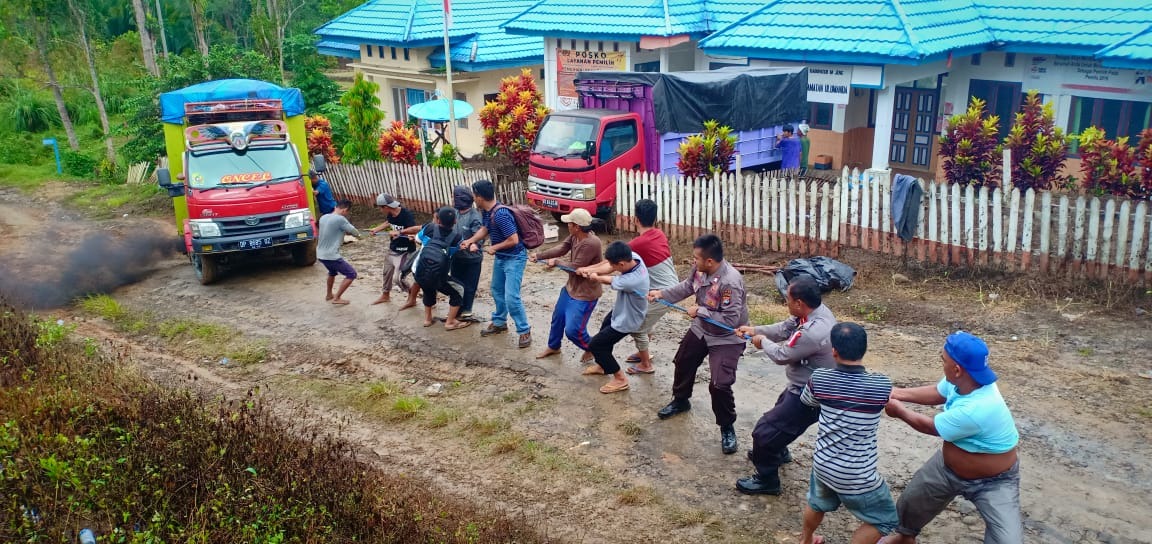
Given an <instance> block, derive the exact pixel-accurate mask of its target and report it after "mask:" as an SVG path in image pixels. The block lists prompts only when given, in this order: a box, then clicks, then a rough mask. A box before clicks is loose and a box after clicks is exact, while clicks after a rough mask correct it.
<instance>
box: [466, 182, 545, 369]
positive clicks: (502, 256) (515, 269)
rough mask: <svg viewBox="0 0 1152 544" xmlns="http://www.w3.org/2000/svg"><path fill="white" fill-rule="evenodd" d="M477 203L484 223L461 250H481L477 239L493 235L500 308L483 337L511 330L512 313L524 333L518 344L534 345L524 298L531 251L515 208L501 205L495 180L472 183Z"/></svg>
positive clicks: (494, 284) (495, 287)
mask: <svg viewBox="0 0 1152 544" xmlns="http://www.w3.org/2000/svg"><path fill="white" fill-rule="evenodd" d="M472 193H473V196H474V197H475V200H476V206H477V207H479V208H480V211H481V212H482V216H483V220H484V226H483V227H480V230H478V231H476V234H473V235H472V237H471V238H469V239H467V240H464V241H463V242H460V249H464V250H467V251H479V248H478V247H477V246H476V242H477V241H479V240H481V239H483V238H484V237H485V236H488V237H489V240H490V241H491V242H492V243H491V244H490V245H489V246H488V248H487V249H486V250H485V252H486V253H488V254H489V255H494V256H495V257H496V258H495V259H494V261H493V264H492V298H493V299H494V300H495V303H496V311H494V312H492V322H491V323H489V324H488V326H487V327H485V328H484V329H483V330H481V331H480V336H491V335H493V334H500V333H504V332H508V315H509V314H511V315H512V321H513V322H514V323H515V324H516V333H517V334H519V335H520V339H519V340H518V342H517V346H518V347H520V348H526V347H529V346H531V345H532V328H531V327H530V326H529V325H528V313H527V312H525V311H524V302H523V301H522V300H520V284H521V283H522V282H523V281H524V267H525V265H527V263H528V250H527V248H525V247H524V244H522V243H521V242H520V233H519V230H518V229H517V227H516V216H514V215H513V214H512V210H509V209H508V208H504V207H498V206H499V203H498V202H496V187H495V186H494V185H492V182H491V181H488V180H486V179H482V180H479V181H477V182H476V183H473V184H472Z"/></svg>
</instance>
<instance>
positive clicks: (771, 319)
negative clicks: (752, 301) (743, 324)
mask: <svg viewBox="0 0 1152 544" xmlns="http://www.w3.org/2000/svg"><path fill="white" fill-rule="evenodd" d="M785 319H788V308H786V307H784V306H772V305H767V304H757V305H755V306H749V308H748V321H749V322H750V323H752V325H754V326H761V325H771V324H773V323H779V322H781V321H784V320H785Z"/></svg>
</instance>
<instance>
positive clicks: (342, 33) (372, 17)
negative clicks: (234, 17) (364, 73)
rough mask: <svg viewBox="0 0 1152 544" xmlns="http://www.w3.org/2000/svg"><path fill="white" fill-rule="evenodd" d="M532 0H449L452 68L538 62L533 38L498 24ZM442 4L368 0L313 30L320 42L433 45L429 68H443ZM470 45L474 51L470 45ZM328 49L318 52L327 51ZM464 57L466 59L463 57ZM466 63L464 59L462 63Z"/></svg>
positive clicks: (539, 48)
mask: <svg viewBox="0 0 1152 544" xmlns="http://www.w3.org/2000/svg"><path fill="white" fill-rule="evenodd" d="M532 2H533V0H502V1H500V2H490V1H488V0H453V2H452V26H451V27H450V28H449V30H448V37H449V40H450V43H451V47H452V59H453V61H454V62H455V61H456V60H457V59H462V62H464V64H467V66H463V65H462V66H460V67H459V68H458V67H457V66H456V65H455V64H454V65H453V69H462V70H487V69H491V68H494V67H498V66H497V65H509V64H510V65H512V66H523V65H530V64H540V63H542V62H543V59H544V45H543V43H541V41H540V40H539V39H532V40H528V39H525V38H524V37H521V36H510V35H508V34H506V33H505V32H504V30H503V29H501V28H500V25H501V24H502V23H504V22H505V21H507V20H508V19H510V18H512V17H514V16H515V15H516V14H518V13H520V12H522V11H524V10H525V9H527V8H528V7H529V6H530V5H532ZM443 6H444V4H443V2H442V0H369V1H368V2H365V3H364V4H361V5H360V6H358V7H356V8H354V9H352V10H350V11H348V12H347V13H344V14H343V15H341V16H339V17H337V18H335V19H333V20H331V21H329V22H327V23H325V24H324V25H322V26H320V27H319V28H317V29H316V30H315V33H316V34H317V35H319V36H320V38H321V40H322V43H327V44H344V45H345V46H355V47H356V49H357V51H359V46H360V45H361V44H369V45H384V46H391V47H432V46H439V47H438V48H437V51H436V52H435V53H434V55H433V56H434V57H436V58H438V59H439V63H438V64H437V62H436V61H435V60H433V62H432V67H434V68H436V67H441V66H443V58H444V52H443V50H442V49H443V45H442V44H443V42H444V7H443ZM474 48H475V49H474ZM335 50H336V49H335V48H334V47H329V48H328V51H325V50H321V52H322V53H326V54H331V52H330V51H335ZM469 59H470V60H469ZM465 61H466V62H465Z"/></svg>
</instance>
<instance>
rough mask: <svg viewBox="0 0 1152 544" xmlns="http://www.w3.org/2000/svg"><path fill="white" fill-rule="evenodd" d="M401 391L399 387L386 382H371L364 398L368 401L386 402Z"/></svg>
mask: <svg viewBox="0 0 1152 544" xmlns="http://www.w3.org/2000/svg"><path fill="white" fill-rule="evenodd" d="M401 391H403V390H402V389H400V386H399V385H396V384H394V383H392V382H390V381H387V380H381V381H378V382H373V383H371V384H369V385H368V391H367V393H365V396H366V397H368V400H388V399H390V398H392V397H394V396H396V395H399V394H400V393H401Z"/></svg>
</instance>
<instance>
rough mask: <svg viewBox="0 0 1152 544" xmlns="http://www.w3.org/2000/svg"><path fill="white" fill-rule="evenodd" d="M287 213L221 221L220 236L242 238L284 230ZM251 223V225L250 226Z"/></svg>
mask: <svg viewBox="0 0 1152 544" xmlns="http://www.w3.org/2000/svg"><path fill="white" fill-rule="evenodd" d="M286 215H288V213H287V212H276V213H269V214H263V215H250V216H247V217H236V218H231V219H222V220H220V221H219V223H220V235H221V236H244V235H249V234H261V233H265V232H273V231H277V230H281V229H283V228H284V216H286ZM250 223H253V224H250Z"/></svg>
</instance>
